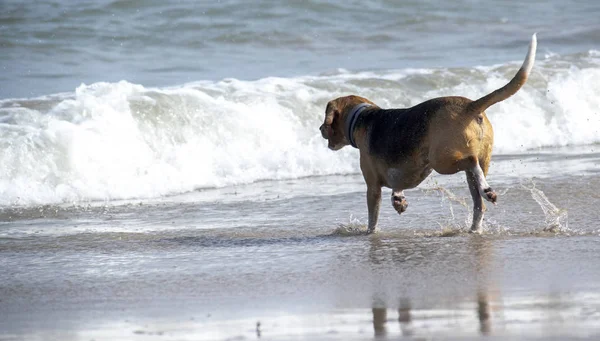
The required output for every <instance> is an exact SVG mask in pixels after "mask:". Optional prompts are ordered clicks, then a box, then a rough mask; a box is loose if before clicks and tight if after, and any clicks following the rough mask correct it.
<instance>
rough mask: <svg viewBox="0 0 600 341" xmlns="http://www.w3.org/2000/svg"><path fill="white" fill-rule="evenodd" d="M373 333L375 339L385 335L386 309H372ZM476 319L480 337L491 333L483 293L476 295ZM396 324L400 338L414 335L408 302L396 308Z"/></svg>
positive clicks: (488, 305)
mask: <svg viewBox="0 0 600 341" xmlns="http://www.w3.org/2000/svg"><path fill="white" fill-rule="evenodd" d="M372 312H373V331H374V333H375V336H376V337H379V336H385V335H387V322H388V319H387V309H386V308H381V307H378V308H375V307H374V308H373V309H372ZM477 318H478V320H479V332H480V333H481V335H489V334H490V332H491V312H490V304H489V302H488V297H487V294H486V293H485V292H479V293H478V294H477ZM398 322H399V323H400V332H401V334H402V336H413V335H414V334H415V331H414V328H413V325H412V322H413V317H412V314H411V306H410V302H409V301H408V300H402V301H401V302H400V307H399V308H398Z"/></svg>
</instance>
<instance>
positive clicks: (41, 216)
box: [0, 147, 600, 340]
mask: <svg viewBox="0 0 600 341" xmlns="http://www.w3.org/2000/svg"><path fill="white" fill-rule="evenodd" d="M591 148H593V147H583V148H579V149H578V150H575V148H571V149H569V150H564V149H558V150H545V151H543V152H542V153H531V154H530V155H527V154H525V155H524V156H523V157H521V158H509V157H499V158H496V159H495V161H494V164H493V165H492V167H491V174H490V175H491V176H490V177H489V178H490V183H491V184H492V186H495V188H496V189H497V191H498V192H499V193H502V195H501V196H500V199H499V204H498V205H497V207H489V208H488V212H487V214H486V220H485V233H484V234H483V235H482V236H477V235H470V234H468V233H467V229H468V226H469V219H470V217H469V212H470V210H471V209H470V206H469V205H470V199H469V197H468V195H469V194H468V190H467V187H466V183H465V181H464V180H463V177H462V176H461V175H460V174H457V175H454V176H439V175H437V176H434V177H433V178H431V179H429V180H427V181H426V182H425V183H424V184H423V185H422V186H420V187H419V188H418V189H415V190H411V191H408V192H407V197H408V200H409V210H408V211H407V212H405V213H404V214H403V215H402V216H398V215H397V214H396V213H395V212H394V211H393V209H392V207H391V205H389V204H387V200H386V199H385V197H384V202H383V208H382V214H381V223H380V228H381V231H380V232H379V233H378V234H376V235H370V236H366V235H363V234H362V232H361V231H364V228H365V227H364V223H365V221H366V207H365V206H366V205H365V204H364V185H363V183H362V180H361V178H360V176H359V175H349V176H330V177H316V178H303V179H297V180H290V181H265V182H259V183H255V184H251V185H244V186H237V187H235V188H228V189H214V190H203V191H196V192H190V193H187V194H184V195H180V196H175V197H165V198H162V199H156V200H147V201H144V200H139V201H137V200H136V201H135V202H134V201H129V202H126V201H124V202H120V203H119V202H117V203H95V204H90V205H88V206H82V207H80V206H70V205H59V206H41V207H36V208H12V209H5V210H3V212H2V219H3V221H4V223H2V225H1V227H0V233H1V238H0V253H2V255H1V259H2V264H3V266H2V267H3V269H5V270H4V271H3V272H2V274H0V283H1V287H0V296H1V297H2V303H3V304H2V305H0V314H1V315H2V316H5V318H3V321H2V322H0V330H3V331H4V332H3V334H2V335H3V337H4V338H8V339H11V338H15V339H20V338H27V339H29V338H35V337H41V335H43V336H44V337H43V338H44V339H56V340H59V339H60V340H65V339H73V340H80V339H81V340H83V339H90V338H96V339H103V338H109V339H113V340H117V339H123V340H125V339H135V338H149V337H156V338H164V339H226V338H230V337H242V336H243V337H246V338H251V339H252V338H256V337H257V328H256V323H257V322H260V327H259V328H258V331H259V332H260V334H261V338H266V339H311V338H314V337H317V338H323V339H364V338H371V337H374V336H375V335H383V334H386V335H388V336H389V337H393V336H397V335H412V336H413V337H435V336H440V337H445V336H450V337H451V338H453V337H456V338H459V337H460V338H462V337H468V338H478V337H480V336H484V335H491V336H495V337H498V338H500V339H504V338H546V337H550V336H552V337H566V338H577V337H592V336H598V335H600V334H599V333H600V330H599V329H598V326H599V324H598V321H599V319H600V296H598V292H599V290H600V271H599V268H598V266H597V263H598V260H599V257H600V256H599V255H600V226H599V225H598V224H597V221H596V220H597V213H596V208H595V199H594V198H597V195H598V194H597V193H596V191H595V188H597V187H598V181H600V178H599V177H598V176H597V174H596V173H595V172H594V168H595V167H589V166H588V164H589V163H592V164H594V165H597V164H598V162H599V158H598V156H591V155H590V153H589V151H590V149H591ZM541 155H545V156H541ZM560 155H562V156H563V157H564V158H566V159H568V160H570V161H569V162H572V163H573V164H574V165H572V168H571V167H570V166H569V162H565V167H564V168H562V169H556V168H555V172H554V174H551V173H550V172H545V171H544V169H553V166H552V165H553V162H554V159H556V158H560ZM573 155H582V156H581V157H577V156H573ZM592 155H595V154H592ZM567 156H568V157H567ZM525 158H536V159H537V161H536V163H535V164H537V165H539V166H538V167H536V169H531V168H523V169H520V170H519V169H518V167H516V165H520V164H521V160H522V159H525ZM586 160H587V161H590V162H587V163H586V162H584V161H586ZM504 169H512V171H509V172H506V173H502V170H504ZM538 169H539V170H540V174H541V177H540V178H539V179H535V176H536V173H537V171H538ZM534 184H535V189H538V190H541V191H543V192H542V193H543V194H544V195H545V196H546V198H547V200H548V202H550V203H551V204H552V205H554V206H555V208H556V209H557V210H560V211H561V212H565V211H566V214H567V216H566V217H563V220H562V221H561V224H562V225H561V226H559V227H555V229H554V230H552V231H544V230H545V229H546V228H547V227H549V226H548V223H547V219H546V216H545V213H544V210H543V208H542V206H540V204H538V202H537V201H536V200H535V198H534V196H533V195H532V193H535V191H533V192H532V190H531V189H532V188H534V187H533V186H534ZM442 189H443V190H442ZM538 194H539V193H538ZM538 199H539V196H538ZM542 202H544V201H542ZM546 203H547V202H546ZM464 204H466V206H464ZM549 212H550V214H551V213H552V212H551V210H549ZM561 214H563V213H561ZM398 309H400V310H401V313H398ZM399 314H400V315H402V316H404V317H403V318H402V319H404V320H403V321H402V322H399V321H398V318H399ZM382 316H383V317H382ZM407 316H408V317H407ZM386 321H387V322H386Z"/></svg>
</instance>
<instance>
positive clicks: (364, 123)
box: [356, 98, 446, 163]
mask: <svg viewBox="0 0 600 341" xmlns="http://www.w3.org/2000/svg"><path fill="white" fill-rule="evenodd" d="M445 102H446V101H445V99H444V98H434V99H431V100H428V101H426V102H423V103H421V104H418V105H416V106H414V107H411V108H407V109H366V110H365V111H363V113H362V114H361V115H360V117H359V118H358V121H357V123H356V126H357V128H359V127H364V128H366V130H367V140H368V142H369V152H370V153H371V154H372V155H374V156H378V157H381V158H383V159H385V160H386V161H388V162H390V163H395V162H398V161H400V160H401V159H402V158H405V157H407V156H409V155H411V154H412V153H413V152H414V151H415V150H416V149H417V148H418V147H419V145H421V142H422V141H423V138H424V137H425V136H427V130H428V128H429V122H430V120H431V117H432V115H434V114H435V113H436V112H437V111H438V109H439V108H440V107H441V106H443V105H445V104H446V103H445Z"/></svg>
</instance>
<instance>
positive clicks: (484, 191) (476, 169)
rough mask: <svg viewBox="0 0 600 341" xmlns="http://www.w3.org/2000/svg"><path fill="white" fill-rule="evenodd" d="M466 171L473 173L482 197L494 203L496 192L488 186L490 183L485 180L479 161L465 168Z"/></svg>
mask: <svg viewBox="0 0 600 341" xmlns="http://www.w3.org/2000/svg"><path fill="white" fill-rule="evenodd" d="M467 171H470V172H471V173H473V176H474V178H475V183H476V185H477V190H478V191H479V194H480V195H481V196H482V197H484V198H485V199H486V200H487V201H489V202H491V203H493V204H496V199H497V195H496V192H494V190H493V189H492V187H490V185H489V184H488V183H487V181H486V180H485V175H484V174H483V170H482V169H481V167H480V166H479V163H478V162H477V163H475V165H474V166H472V167H471V168H469V169H467Z"/></svg>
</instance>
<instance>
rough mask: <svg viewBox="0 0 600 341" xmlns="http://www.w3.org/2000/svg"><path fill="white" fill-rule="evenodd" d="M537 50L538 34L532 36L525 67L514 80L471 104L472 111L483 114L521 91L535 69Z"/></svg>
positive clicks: (524, 62) (523, 66)
mask: <svg viewBox="0 0 600 341" xmlns="http://www.w3.org/2000/svg"><path fill="white" fill-rule="evenodd" d="M536 49H537V33H534V34H533V35H532V36H531V42H530V43H529V50H528V51H527V56H526V57H525V60H524V61H523V65H521V68H520V69H519V71H518V72H517V74H516V75H515V76H514V77H513V79H511V80H510V82H508V84H506V85H505V86H503V87H501V88H500V89H497V90H495V91H493V92H492V93H490V94H487V95H485V96H483V97H481V98H480V99H478V100H476V101H473V102H471V103H470V104H469V107H470V109H471V110H470V111H471V112H472V113H474V114H476V115H478V114H479V113H481V112H483V111H484V110H485V109H487V108H489V107H491V106H492V105H494V104H496V103H498V102H501V101H504V100H505V99H507V98H509V97H510V96H512V95H514V94H515V93H517V91H519V89H520V88H521V87H522V86H523V84H525V82H526V81H527V78H528V77H529V74H530V73H531V69H532V68H533V64H534V62H535V51H536Z"/></svg>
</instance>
